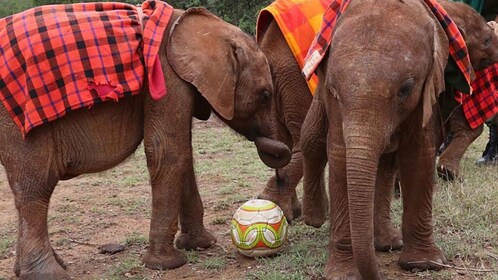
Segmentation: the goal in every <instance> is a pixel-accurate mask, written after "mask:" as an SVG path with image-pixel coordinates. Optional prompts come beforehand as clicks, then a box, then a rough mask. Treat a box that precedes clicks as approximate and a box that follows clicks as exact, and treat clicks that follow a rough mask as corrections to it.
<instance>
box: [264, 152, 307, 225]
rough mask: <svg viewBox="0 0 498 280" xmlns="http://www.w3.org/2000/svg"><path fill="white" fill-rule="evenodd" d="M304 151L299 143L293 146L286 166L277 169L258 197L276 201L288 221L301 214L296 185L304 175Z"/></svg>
mask: <svg viewBox="0 0 498 280" xmlns="http://www.w3.org/2000/svg"><path fill="white" fill-rule="evenodd" d="M302 169H303V163H302V153H301V150H300V148H299V145H297V146H294V147H293V148H292V157H291V160H290V162H289V164H287V166H285V167H284V168H281V169H279V170H277V172H276V174H275V175H273V176H272V177H271V178H270V180H268V183H267V184H266V187H265V189H264V190H263V192H262V193H260V194H259V196H258V198H261V199H267V200H270V201H273V202H275V203H276V204H277V205H278V206H279V207H280V208H281V209H282V211H283V212H284V214H285V217H286V218H287V221H288V222H292V221H293V220H294V219H296V218H298V217H299V216H301V204H300V203H299V199H298V198H297V193H296V186H297V184H298V183H299V181H300V180H301V178H302V177H303V170H302Z"/></svg>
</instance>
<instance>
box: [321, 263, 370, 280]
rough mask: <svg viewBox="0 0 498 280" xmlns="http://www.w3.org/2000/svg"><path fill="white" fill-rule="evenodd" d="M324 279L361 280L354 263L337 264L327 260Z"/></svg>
mask: <svg viewBox="0 0 498 280" xmlns="http://www.w3.org/2000/svg"><path fill="white" fill-rule="evenodd" d="M324 277H325V279H327V280H361V279H362V278H361V275H360V272H359V271H358V269H357V268H356V265H355V264H354V261H353V260H351V261H349V262H345V263H337V262H334V261H333V260H331V259H329V261H328V262H327V265H325V271H324Z"/></svg>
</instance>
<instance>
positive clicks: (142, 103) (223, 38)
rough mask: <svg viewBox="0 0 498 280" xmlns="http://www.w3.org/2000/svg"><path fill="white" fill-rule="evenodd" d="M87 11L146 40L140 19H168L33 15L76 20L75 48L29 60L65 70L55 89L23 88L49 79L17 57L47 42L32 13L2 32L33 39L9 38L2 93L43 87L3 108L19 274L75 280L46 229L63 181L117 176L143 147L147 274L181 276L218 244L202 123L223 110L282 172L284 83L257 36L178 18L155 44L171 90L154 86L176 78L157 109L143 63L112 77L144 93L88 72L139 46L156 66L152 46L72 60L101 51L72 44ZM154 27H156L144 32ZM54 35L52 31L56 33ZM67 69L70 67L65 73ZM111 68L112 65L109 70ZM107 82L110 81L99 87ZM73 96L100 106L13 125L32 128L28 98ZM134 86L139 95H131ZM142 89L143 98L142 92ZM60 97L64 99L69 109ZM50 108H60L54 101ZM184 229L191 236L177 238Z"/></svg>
mask: <svg viewBox="0 0 498 280" xmlns="http://www.w3.org/2000/svg"><path fill="white" fill-rule="evenodd" d="M147 2H148V3H149V4H150V3H155V5H159V4H160V3H163V2H160V1H157V2H155V1H153V0H149V1H147ZM163 4H165V3H163ZM82 5H91V6H97V7H99V8H97V9H96V10H95V11H94V12H95V13H97V15H96V16H95V19H96V20H98V18H100V19H107V20H108V19H109V18H111V19H112V20H114V21H116V19H117V17H123V18H124V22H123V24H127V25H129V26H131V27H132V28H131V31H132V36H131V37H128V38H129V40H132V39H136V38H138V39H140V38H142V33H141V24H140V22H141V21H142V20H141V13H145V14H146V17H149V16H150V17H151V18H152V17H155V16H156V17H157V16H162V13H159V14H158V15H157V14H154V13H152V14H147V12H148V11H147V10H146V9H142V11H141V12H140V11H138V10H137V9H136V7H134V6H132V5H127V6H122V7H123V9H124V10H123V11H121V12H120V13H119V15H117V14H115V13H112V16H109V15H107V14H105V12H104V9H103V7H106V5H110V6H116V5H117V4H115V3H109V4H76V5H64V6H59V7H61V9H62V11H63V12H65V13H68V14H69V16H68V17H66V16H62V15H61V14H60V13H58V14H57V16H55V15H54V14H53V13H50V11H51V10H52V9H53V10H56V9H57V8H56V6H47V8H46V9H47V10H48V11H46V12H47V13H45V14H44V13H43V12H42V10H43V9H42V8H37V9H38V10H30V11H28V12H27V13H31V12H33V11H34V12H33V13H32V15H33V16H34V17H38V18H37V19H36V20H33V21H32V24H39V23H43V22H49V21H51V22H52V23H53V21H54V20H60V19H65V18H69V21H68V22H66V23H64V24H63V25H64V26H63V28H62V29H61V30H63V32H64V33H65V36H62V37H59V36H56V37H57V38H56V39H55V40H56V41H54V42H57V40H58V42H60V40H68V41H67V42H66V44H59V45H60V47H56V48H55V50H57V51H48V52H45V53H42V54H40V55H38V56H35V58H34V59H31V60H26V61H27V62H36V61H37V60H42V61H41V62H40V63H45V62H46V61H45V59H46V60H48V61H49V63H45V64H43V65H46V67H52V68H53V69H56V70H58V71H59V72H58V73H55V74H56V75H59V76H60V78H57V79H55V82H54V83H50V84H48V85H47V86H46V87H44V86H43V85H42V87H36V85H33V84H30V82H31V81H32V79H31V80H30V79H16V77H17V76H19V77H20V76H21V75H22V76H23V77H26V76H27V75H23V74H24V71H25V70H26V71H35V73H38V72H43V71H45V70H46V69H44V67H41V66H40V65H36V64H35V65H30V64H27V63H24V61H23V60H24V57H25V56H27V55H29V52H30V50H29V48H28V49H26V50H24V51H25V52H28V53H24V52H23V49H21V48H18V47H17V44H18V43H24V42H27V44H28V45H29V41H36V40H37V38H35V37H30V36H31V35H30V34H32V33H31V32H27V33H26V32H23V30H24V27H26V28H28V27H29V28H31V27H33V26H32V25H31V24H27V23H26V22H25V21H24V17H23V14H20V15H14V16H12V17H8V18H6V19H5V21H4V22H6V24H5V26H0V29H2V28H10V30H11V31H9V32H6V34H8V36H13V35H15V34H16V32H19V33H20V34H19V36H21V38H22V40H21V39H19V40H18V39H15V38H9V39H10V42H11V45H15V49H14V50H12V52H11V53H15V54H14V55H12V56H7V55H6V54H5V53H4V52H0V53H1V55H0V73H9V72H10V70H14V69H15V70H14V71H13V72H12V73H14V76H12V75H10V74H7V75H5V76H1V77H0V94H1V95H2V96H14V95H12V94H11V93H12V92H11V90H15V89H19V90H22V89H25V88H26V87H28V86H29V87H30V88H32V89H33V90H30V91H29V92H28V94H27V95H23V94H19V95H15V96H17V97H19V98H18V99H17V100H16V102H14V101H13V98H12V97H9V98H3V99H4V100H2V101H6V102H7V103H5V102H4V105H3V106H0V131H1V132H0V161H1V163H2V165H3V166H4V167H5V171H6V173H7V177H8V181H9V185H10V187H11V189H12V192H13V193H14V196H15V206H16V208H17V211H18V214H19V224H18V226H19V228H18V238H17V249H16V263H15V267H14V272H15V274H16V275H18V276H20V277H21V278H22V279H51V280H53V279H68V278H69V276H68V273H67V272H66V270H65V265H64V263H63V261H62V258H61V257H59V256H58V255H57V253H56V252H55V251H54V249H53V248H52V245H51V242H50V239H49V231H48V227H47V215H48V205H49V201H50V197H51V195H52V192H53V190H54V188H55V186H56V184H57V182H58V181H59V180H67V179H70V178H72V177H75V176H78V175H80V174H84V173H92V172H99V171H103V170H106V169H108V168H111V167H113V166H115V165H117V164H118V163H120V162H122V161H123V160H125V159H126V158H127V157H128V156H129V155H130V154H132V153H133V152H134V151H135V150H136V149H137V147H138V146H139V145H140V143H141V142H142V140H143V142H144V147H145V154H146V158H147V167H148V170H149V174H150V183H151V185H152V214H151V225H150V233H149V246H148V249H147V251H146V252H145V254H144V256H143V259H142V260H143V262H144V263H145V266H147V267H149V268H152V269H159V270H166V269H173V268H177V267H179V266H182V265H183V264H185V263H186V262H187V259H186V256H185V254H184V253H183V252H182V251H180V250H178V249H182V248H186V249H195V248H207V247H210V246H212V245H213V244H214V243H215V242H216V240H215V238H214V236H213V235H212V234H211V233H209V232H208V231H207V230H206V229H205V227H204V225H203V208H202V201H201V197H200V195H199V192H198V189H197V183H196V179H195V174H194V166H193V156H192V143H191V140H192V132H191V128H192V117H196V118H198V119H203V120H206V119H208V118H209V117H210V114H211V113H212V112H214V113H215V114H216V115H217V116H218V117H219V118H220V119H221V120H222V121H224V122H225V123H226V124H228V125H229V126H230V127H231V128H233V129H234V130H235V131H236V132H238V133H240V134H242V135H243V136H244V137H246V138H247V139H248V140H250V141H254V142H255V144H256V147H257V149H258V154H259V156H260V158H261V160H262V161H263V162H264V163H265V164H267V165H268V166H270V167H273V168H278V167H282V166H284V165H286V164H287V163H288V162H289V160H290V151H289V149H288V147H287V146H285V145H284V144H283V143H281V142H278V141H275V140H272V139H271V138H270V137H271V135H273V132H272V126H271V114H270V109H271V100H272V97H271V94H272V92H273V83H272V79H271V73H270V67H269V65H268V62H267V59H266V57H265V55H264V54H263V52H262V51H261V50H260V49H259V48H258V46H257V44H256V42H255V41H254V39H253V38H251V37H250V36H248V35H247V34H244V33H243V32H242V31H241V30H240V29H238V28H237V27H235V26H233V25H230V24H228V23H226V22H224V21H222V20H221V19H219V18H218V17H216V16H215V15H213V14H211V13H209V12H208V11H207V10H205V9H202V8H192V9H189V10H187V11H180V10H174V11H171V13H172V14H171V20H170V21H169V23H167V24H166V25H165V26H164V27H165V28H164V29H163V30H161V31H160V32H158V31H159V29H153V30H152V32H151V33H150V34H153V36H154V38H156V39H157V38H159V44H158V48H157V56H151V58H152V59H153V60H152V61H156V62H157V63H155V64H153V65H154V67H152V69H153V70H154V71H155V73H158V71H159V72H160V73H161V75H160V76H159V77H158V79H160V80H155V82H158V83H155V84H154V85H155V86H157V85H158V84H159V85H160V84H161V83H160V82H161V80H162V82H163V84H164V80H166V82H165V86H166V88H167V93H165V92H162V93H163V95H164V96H162V97H161V98H158V99H157V100H155V99H154V98H153V97H152V96H151V94H149V93H152V91H153V90H154V89H157V88H154V85H152V84H151V83H150V82H147V81H144V80H145V79H144V77H143V76H144V75H145V74H144V72H143V71H142V70H143V68H139V66H136V67H137V68H129V66H130V65H134V64H133V63H132V64H130V63H122V62H123V61H121V62H120V63H118V64H116V65H115V66H116V67H111V68H104V69H107V70H109V71H114V69H115V70H116V72H118V73H121V71H122V70H126V71H129V72H130V73H131V77H134V76H135V75H136V76H137V82H136V83H133V84H139V85H141V87H139V88H134V87H131V86H130V87H128V86H127V85H126V84H128V85H130V82H134V80H133V81H131V80H128V79H125V78H123V77H124V76H122V75H121V74H118V75H108V77H118V78H119V77H122V79H125V81H123V80H122V79H120V80H118V81H116V80H113V81H108V80H106V78H105V76H106V75H105V73H104V71H103V70H102V69H101V68H97V69H92V68H87V69H86V71H85V70H81V69H80V67H85V65H86V66H88V67H90V66H92V65H95V64H99V59H100V58H103V57H100V58H99V56H107V57H108V58H109V61H108V63H113V62H114V60H115V59H117V58H116V57H115V56H116V55H115V54H116V53H117V51H118V48H119V47H123V48H125V47H127V46H128V45H132V46H136V48H131V49H129V50H130V51H131V52H132V53H135V54H137V55H138V56H139V57H138V59H136V60H134V63H135V62H140V61H144V60H145V61H147V60H148V58H149V57H148V56H146V55H143V54H144V53H147V51H146V49H144V48H143V44H142V43H138V44H137V43H136V42H134V41H129V40H125V39H123V40H122V42H121V43H120V44H116V40H114V39H112V40H110V39H108V38H107V37H106V36H104V38H103V40H96V41H95V40H93V41H90V42H88V44H93V45H92V48H95V47H96V45H100V44H107V43H109V44H110V47H109V48H107V47H106V48H104V49H102V50H100V51H97V52H96V53H97V56H96V57H91V58H87V59H84V61H83V63H78V62H81V61H78V60H71V58H72V57H70V56H67V55H66V53H65V52H64V51H65V47H68V46H70V47H71V48H72V50H78V51H77V52H75V55H79V54H82V53H85V52H87V51H90V47H88V45H85V44H86V43H85V44H83V43H76V42H75V41H74V40H72V41H70V39H71V38H73V37H78V36H83V35H87V34H88V33H91V32H88V31H87V32H86V33H84V32H81V31H79V32H78V33H77V34H73V33H71V32H72V30H74V29H72V26H71V22H75V21H74V20H72V18H73V17H74V16H75V15H74V13H73V12H74V11H76V10H78V9H81V10H85V13H84V15H83V17H84V18H85V17H91V16H94V15H95V14H94V13H91V12H90V11H88V7H89V6H82ZM82 7H84V9H82ZM38 11H39V12H38ZM43 14H44V16H41V15H43ZM14 23H19V24H20V28H12V26H11V24H14ZM85 23H87V24H88V25H87V26H95V25H93V24H94V23H95V22H94V21H93V20H90V21H88V20H86V21H85ZM66 24H67V25H66ZM107 24H110V23H109V22H107V23H105V24H103V25H99V26H100V27H98V28H99V30H101V31H102V32H104V34H105V32H109V33H107V35H109V34H111V33H112V32H113V30H111V28H108V26H107ZM52 26H53V29H47V28H44V27H40V28H36V27H35V28H34V29H33V32H35V34H37V33H36V32H42V33H46V34H49V33H50V34H54V33H52V32H55V34H56V35H57V34H59V33H58V31H59V30H58V29H57V28H58V27H59V26H61V24H60V23H54V24H53V25H52ZM119 26H121V24H119ZM147 27H148V26H147V25H145V28H144V30H147ZM47 30H49V31H52V32H46V31H47ZM82 30H86V29H85V28H83V29H82ZM89 30H92V29H91V28H90V29H89ZM154 32H155V33H154ZM61 34H62V33H61ZM70 35H74V36H70ZM90 35H91V34H90ZM163 35H164V36H163ZM32 36H39V35H32ZM109 36H110V35H109ZM21 41H22V42H21ZM40 41H41V42H42V43H43V42H46V40H40ZM77 42H80V41H77ZM87 47H88V49H87ZM2 50H3V49H2ZM19 50H20V51H19ZM33 51H35V50H33ZM125 54H126V52H125ZM144 56H145V57H144ZM54 57H56V59H54ZM65 59H67V60H65ZM154 59H156V60H154ZM60 61H70V63H69V64H68V63H61V64H60V65H58V64H57V63H59V62H60ZM19 62H22V63H19ZM16 66H19V67H16ZM59 66H60V67H59ZM103 66H104V67H108V66H109V65H108V64H107V63H103ZM125 66H126V67H125ZM32 67H34V68H32ZM71 67H73V68H74V70H76V72H75V73H76V74H75V73H71V72H66V71H63V70H61V69H66V70H67V69H69V68H71ZM49 69H50V68H49ZM3 70H5V71H3ZM78 70H79V71H78ZM30 73H31V72H30ZM103 73H104V74H103ZM35 75H36V77H38V78H39V79H38V80H50V79H51V78H52V75H54V73H52V72H51V71H49V73H45V74H44V75H42V76H39V75H37V74H35ZM120 75H121V76H120ZM97 76H98V77H100V78H99V79H101V80H98V81H97V79H96V77H97ZM80 79H83V81H87V83H88V84H87V83H86V82H85V83H83V86H80V84H79V81H80ZM68 81H69V82H68ZM121 82H122V83H121ZM18 83H20V86H19V87H18V86H17V85H18ZM73 88H76V89H77V91H80V92H82V93H84V94H85V95H88V96H90V97H91V98H95V100H97V101H96V102H93V103H92V106H91V107H89V108H88V107H86V108H83V109H78V110H74V109H72V107H70V106H69V108H71V110H69V111H67V112H65V115H64V117H62V118H58V119H56V120H51V121H49V120H50V119H49V118H45V117H46V112H48V111H46V110H45V111H43V110H42V111H40V114H39V116H40V118H39V119H41V120H42V121H41V123H43V124H42V125H40V126H37V127H35V128H32V129H31V130H30V131H29V132H26V133H23V131H22V130H21V129H20V126H19V123H17V122H16V121H14V119H13V117H14V116H19V119H20V120H26V118H25V117H24V116H26V114H22V112H19V110H20V106H18V105H14V106H8V105H11V104H27V103H28V102H24V101H25V99H23V98H24V97H27V96H28V95H30V97H32V98H33V100H35V101H34V102H38V101H41V100H42V99H50V96H51V95H50V94H48V95H47V94H45V93H56V94H57V95H56V96H58V97H60V96H61V97H60V98H62V99H61V100H62V101H61V104H62V105H65V103H67V102H69V101H68V100H67V99H68V98H67V96H66V95H63V94H62V93H64V92H71V89H73ZM126 88H130V89H131V90H130V91H128V90H124V89H126ZM45 89H46V90H45ZM116 89H118V90H117V91H116ZM135 90H136V91H138V93H139V94H136V95H135V94H133V93H134V91H135ZM123 92H124V93H126V94H125V96H124V97H123V98H122V99H121V98H120V99H119V100H118V102H111V101H110V102H103V101H105V100H104V97H107V96H111V98H112V99H114V98H115V97H120V96H119V95H120V94H121V93H123ZM40 93H43V95H40ZM60 94H62V95H60ZM47 96H48V97H47ZM37 97H41V98H37ZM52 97H53V96H52ZM60 98H59V99H57V100H58V101H60ZM5 99H7V100H5ZM54 100H55V98H54ZM54 100H50V101H54ZM76 101H78V99H76ZM5 104H7V105H5ZM48 104H49V105H48V106H51V105H53V104H54V103H53V102H49V103H48ZM24 107H28V105H26V106H24ZM37 107H39V106H36V105H35V106H32V108H35V109H36V108H37ZM8 108H11V109H12V111H9V110H8ZM49 108H50V107H49ZM13 113H14V114H13ZM17 113H19V114H17ZM29 113H31V112H28V114H29ZM179 225H180V227H181V232H180V233H179V234H178V235H177V239H176V240H175V235H176V234H177V231H178V229H179ZM175 245H176V246H175Z"/></svg>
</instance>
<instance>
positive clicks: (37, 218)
mask: <svg viewBox="0 0 498 280" xmlns="http://www.w3.org/2000/svg"><path fill="white" fill-rule="evenodd" d="M40 154H41V153H40ZM47 158H48V157H46V158H45V160H44V161H45V162H46V161H47V160H46V159H47ZM25 160H26V159H25ZM30 162H37V161H35V160H26V162H21V163H19V162H18V163H15V164H9V163H6V164H5V169H6V172H7V177H8V178H9V184H10V186H11V189H12V192H13V193H14V197H15V205H16V208H17V211H18V214H19V222H18V234H17V247H16V261H15V264H14V273H15V274H16V275H17V276H19V277H20V278H22V279H69V275H68V273H67V272H66V270H65V268H66V266H65V264H64V262H63V261H62V259H61V258H60V257H59V256H58V255H57V254H56V253H55V251H54V250H53V248H52V245H51V243H50V239H49V237H48V227H47V215H48V205H49V201H50V197H51V196H52V192H53V190H54V188H55V186H56V184H57V181H58V178H57V176H56V175H54V173H55V172H53V171H52V169H51V168H50V167H47V168H46V169H45V168H40V167H39V166H32V164H30ZM40 162H41V161H40ZM21 170H22V171H21ZM35 190H38V191H35Z"/></svg>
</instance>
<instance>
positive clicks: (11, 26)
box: [0, 0, 173, 136]
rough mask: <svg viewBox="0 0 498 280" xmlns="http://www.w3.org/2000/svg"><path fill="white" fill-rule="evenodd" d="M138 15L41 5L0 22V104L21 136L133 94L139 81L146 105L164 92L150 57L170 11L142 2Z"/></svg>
mask: <svg viewBox="0 0 498 280" xmlns="http://www.w3.org/2000/svg"><path fill="white" fill-rule="evenodd" d="M142 11H143V12H140V11H139V10H138V9H137V7H135V6H133V5H129V4H123V3H85V4H73V5H49V6H41V7H36V8H33V9H30V10H27V11H25V12H22V13H19V14H15V15H12V16H8V17H6V18H3V19H0V99H1V101H2V103H3V105H4V106H5V107H6V108H7V110H8V111H9V113H10V115H11V117H12V118H13V120H14V122H15V123H16V125H17V126H18V127H19V129H20V130H21V132H22V134H23V136H25V135H26V134H27V133H28V132H29V131H30V130H31V129H32V128H34V127H36V126H38V125H40V124H44V123H47V122H49V121H52V120H55V119H57V118H59V117H62V116H64V115H65V114H66V113H67V112H69V111H72V110H75V109H78V108H82V107H90V106H92V105H93V104H96V103H100V102H102V101H105V100H109V99H110V100H117V99H118V98H121V97H127V96H131V95H135V94H138V93H140V92H141V89H142V88H143V85H144V84H145V81H144V79H145V75H147V78H148V86H149V90H150V94H151V96H152V97H153V98H154V99H159V98H161V97H162V96H164V95H165V94H166V86H165V81H164V76H163V73H162V68H161V65H160V62H159V57H158V51H159V46H160V44H161V41H162V38H163V34H164V32H165V29H166V27H167V25H168V22H169V20H170V18H171V14H172V12H173V8H172V7H171V6H169V5H168V4H166V3H165V2H161V1H155V0H149V1H145V2H144V3H143V4H142ZM141 23H142V24H141ZM144 64H145V65H144Z"/></svg>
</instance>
